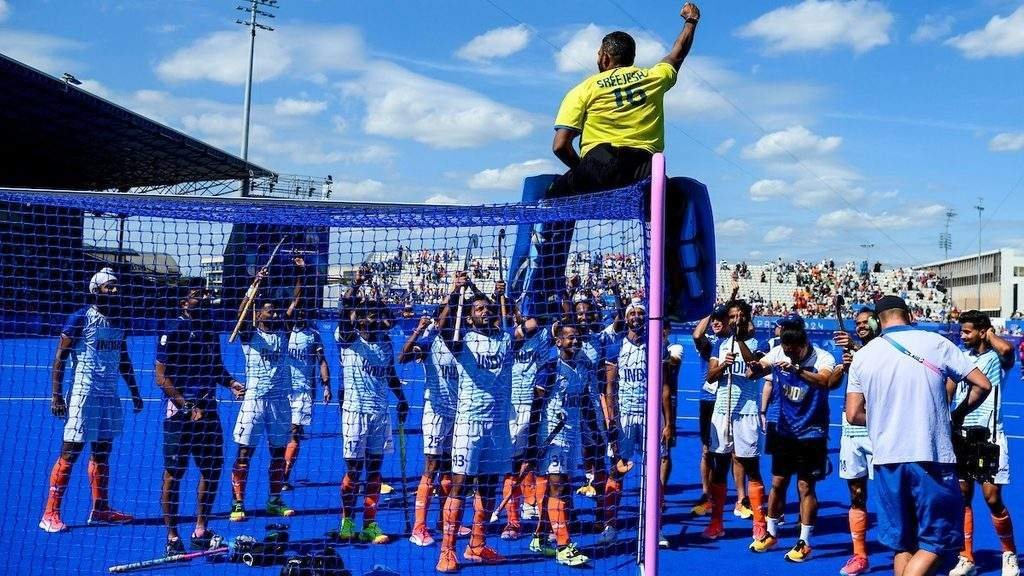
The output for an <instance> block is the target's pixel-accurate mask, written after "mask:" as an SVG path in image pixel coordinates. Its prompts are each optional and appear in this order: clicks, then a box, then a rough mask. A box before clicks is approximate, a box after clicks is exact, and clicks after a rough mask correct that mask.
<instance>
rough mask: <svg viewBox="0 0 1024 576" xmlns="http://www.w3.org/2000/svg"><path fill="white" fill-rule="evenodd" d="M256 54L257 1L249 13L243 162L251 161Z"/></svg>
mask: <svg viewBox="0 0 1024 576" xmlns="http://www.w3.org/2000/svg"><path fill="white" fill-rule="evenodd" d="M255 52H256V1H255V0H253V2H252V7H251V8H250V11H249V76H248V77H247V78H246V80H245V115H244V118H243V120H242V160H245V161H247V162H248V161H249V109H250V108H251V107H252V61H253V54H254V53H255Z"/></svg>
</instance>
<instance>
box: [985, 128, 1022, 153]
mask: <svg viewBox="0 0 1024 576" xmlns="http://www.w3.org/2000/svg"><path fill="white" fill-rule="evenodd" d="M988 149H989V150H991V151H993V152H1018V151H1020V150H1024V132H1019V133H1013V132H1003V133H1002V134H996V135H995V137H994V138H992V140H990V141H989V143H988Z"/></svg>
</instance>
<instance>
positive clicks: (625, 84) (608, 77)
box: [555, 62, 679, 156]
mask: <svg viewBox="0 0 1024 576" xmlns="http://www.w3.org/2000/svg"><path fill="white" fill-rule="evenodd" d="M678 74H679V72H678V71H677V70H676V69H675V68H674V67H673V66H672V65H671V64H668V63H666V62H659V63H657V64H655V65H654V66H652V67H650V68H637V67H636V66H623V67H620V68H612V69H611V70H606V71H604V72H599V73H597V74H594V75H593V76H591V77H590V78H587V79H586V80H584V81H583V82H580V83H579V84H578V85H577V86H576V87H575V88H573V89H572V90H570V91H569V93H568V94H566V95H565V98H564V99H563V100H562V105H561V106H560V107H559V108H558V116H557V117H556V118H555V129H558V128H568V129H570V130H575V131H576V132H581V133H582V134H583V136H582V137H581V138H580V156H586V155H587V152H589V151H590V149H591V148H593V147H594V146H597V145H598V144H603V143H608V144H611V145H612V146H628V147H630V148H640V149H642V150H647V151H648V152H651V153H655V152H661V151H663V150H664V149H665V105H664V100H665V93H666V92H668V90H669V88H672V86H674V85H675V83H676V76H678Z"/></svg>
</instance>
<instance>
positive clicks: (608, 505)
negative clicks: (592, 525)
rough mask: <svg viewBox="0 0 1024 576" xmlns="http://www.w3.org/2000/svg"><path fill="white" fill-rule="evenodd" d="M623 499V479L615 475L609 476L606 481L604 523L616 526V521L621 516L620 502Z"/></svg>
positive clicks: (603, 505) (603, 503)
mask: <svg viewBox="0 0 1024 576" xmlns="http://www.w3.org/2000/svg"><path fill="white" fill-rule="evenodd" d="M621 501H622V481H621V480H620V479H618V478H615V477H609V478H608V480H607V481H606V482H605V483H604V502H602V503H601V505H602V507H603V508H604V525H605V526H611V527H612V528H614V527H615V521H616V520H617V519H618V517H619V502H621Z"/></svg>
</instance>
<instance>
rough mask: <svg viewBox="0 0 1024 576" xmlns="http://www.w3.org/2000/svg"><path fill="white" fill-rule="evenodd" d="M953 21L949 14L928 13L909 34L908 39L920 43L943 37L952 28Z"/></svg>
mask: <svg viewBox="0 0 1024 576" xmlns="http://www.w3.org/2000/svg"><path fill="white" fill-rule="evenodd" d="M954 21H955V20H954V18H953V17H952V16H949V15H946V16H940V15H938V14H929V15H927V16H925V17H924V20H922V21H921V23H920V24H918V25H917V29H916V30H914V33H913V34H911V35H910V39H911V40H913V41H914V42H919V43H920V42H933V41H935V40H938V39H940V38H945V37H946V36H948V35H949V33H950V32H951V31H952V30H953V22H954Z"/></svg>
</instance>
